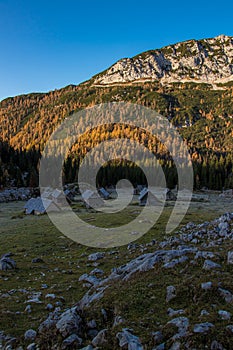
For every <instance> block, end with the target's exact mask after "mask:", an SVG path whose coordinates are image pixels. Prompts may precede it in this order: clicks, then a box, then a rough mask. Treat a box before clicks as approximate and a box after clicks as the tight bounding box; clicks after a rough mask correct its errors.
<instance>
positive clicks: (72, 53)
mask: <svg viewBox="0 0 233 350" xmlns="http://www.w3.org/2000/svg"><path fill="white" fill-rule="evenodd" d="M232 13H233V2H232V0H231V1H230V0H226V1H223V2H216V3H215V2H214V1H204V0H195V1H191V2H189V1H174V0H173V1H171V0H165V1H156V0H144V1H138V0H124V1H123V0H117V1H114V0H112V1H111V0H109V1H106V0H99V1H97V0H89V1H88V0H86V1H85V0H82V1H80V0H67V1H61V0H56V1H54V0H47V1H45V0H30V1H28V0H0V45H1V51H0V100H2V99H3V98H5V97H8V96H14V95H18V94H22V93H28V92H35V91H48V90H52V89H55V88H61V87H64V86H66V85H68V84H78V83H80V82H82V81H85V80H87V79H89V78H90V77H91V76H92V75H94V74H96V73H98V72H100V71H102V70H104V69H105V68H107V67H108V66H110V65H112V64H113V63H114V62H115V61H117V60H118V59H120V58H122V57H130V56H134V55H136V54H138V53H140V52H142V51H146V50H149V49H155V48H159V47H162V46H165V45H169V44H172V43H175V42H178V41H184V40H187V39H200V38H205V37H213V36H216V35H219V34H226V35H232V36H233V25H232Z"/></svg>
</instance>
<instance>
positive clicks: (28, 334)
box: [24, 329, 37, 340]
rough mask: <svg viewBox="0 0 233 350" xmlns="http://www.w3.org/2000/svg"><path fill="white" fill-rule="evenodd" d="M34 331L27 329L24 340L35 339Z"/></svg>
mask: <svg viewBox="0 0 233 350" xmlns="http://www.w3.org/2000/svg"><path fill="white" fill-rule="evenodd" d="M36 335H37V333H36V331H35V330H34V329H28V330H27V331H26V332H25V333H24V339H25V340H34V339H35V338H36Z"/></svg>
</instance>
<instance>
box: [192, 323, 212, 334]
mask: <svg viewBox="0 0 233 350" xmlns="http://www.w3.org/2000/svg"><path fill="white" fill-rule="evenodd" d="M213 327H214V325H213V323H210V322H204V323H198V324H195V325H194V327H193V332H194V333H207V332H208V331H209V330H210V329H211V328H213Z"/></svg>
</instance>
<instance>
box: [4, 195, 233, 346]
mask: <svg viewBox="0 0 233 350" xmlns="http://www.w3.org/2000/svg"><path fill="white" fill-rule="evenodd" d="M208 197H209V201H208V202H192V203H191V205H190V208H189V210H188V213H187V214H186V216H185V218H184V219H183V221H182V224H181V225H180V228H179V232H178V229H177V230H176V232H173V233H171V235H170V236H167V235H165V225H166V222H167V220H168V218H169V215H170V213H171V209H172V206H171V205H168V206H166V207H165V208H164V211H163V213H162V215H161V217H160V218H159V220H158V221H157V223H156V225H155V226H154V227H153V228H152V229H151V230H150V231H149V232H148V233H147V234H146V235H144V236H143V237H141V238H140V239H139V240H138V241H136V242H133V243H132V244H130V245H128V246H123V247H118V248H116V249H107V250H104V249H102V250H101V249H96V248H95V249H94V248H90V247H86V246H82V245H79V244H77V243H75V242H72V241H70V240H69V239H68V238H67V237H65V236H64V235H62V234H61V233H60V232H59V231H58V230H57V229H56V228H55V227H54V226H53V224H52V223H51V222H50V220H49V218H48V216H47V215H43V216H25V215H24V214H23V206H24V204H25V203H24V202H11V203H1V204H0V255H2V254H5V253H9V252H11V253H12V258H13V259H14V260H15V261H16V264H17V269H15V270H8V271H0V331H3V332H4V334H2V333H1V332H0V348H1V342H2V343H4V344H6V343H7V342H8V343H9V344H11V348H12V349H17V348H18V349H19V346H22V348H23V349H26V348H27V347H28V346H29V344H30V343H34V342H35V343H36V344H38V347H39V348H40V349H69V348H72V349H76V348H77V349H78V348H83V347H84V346H87V345H88V344H91V343H92V346H93V348H97V347H98V348H99V349H119V348H120V341H119V339H120V338H121V337H124V336H125V334H123V333H124V332H123V331H122V329H123V328H129V329H131V330H132V331H130V332H132V333H133V334H135V335H136V336H137V337H138V338H137V339H138V340H135V342H136V343H137V342H138V343H137V344H138V345H137V346H138V347H137V348H136V347H135V349H138V350H139V349H150V350H151V349H187V346H188V349H204V348H206V349H224V348H225V349H232V347H231V345H232V343H233V319H232V321H231V315H232V318H233V296H232V300H230V301H229V298H228V301H227V297H224V296H223V295H221V290H220V289H221V288H222V290H225V291H228V292H229V293H230V294H229V295H231V293H233V287H232V285H233V284H232V282H233V279H232V272H233V270H232V266H233V265H231V264H230V263H227V256H228V252H229V251H233V237H232V236H233V229H232V227H233V226H232V221H233V220H232V219H231V218H227V219H226V220H228V221H226V220H225V219H221V220H222V221H221V220H220V221H213V220H214V219H215V218H217V217H220V216H221V215H223V214H224V213H226V212H230V213H233V200H232V199H223V198H220V197H219V195H218V194H217V193H208ZM135 209H137V207H136V206H135V205H131V206H129V207H128V208H127V210H125V211H123V212H120V213H118V214H115V215H114V218H113V221H112V222H111V220H110V219H108V220H106V218H105V216H104V214H101V213H94V212H92V211H90V210H89V211H86V210H83V209H81V208H80V207H79V205H75V206H74V210H75V211H77V214H78V215H80V217H82V218H83V219H84V220H86V221H87V222H91V223H92V224H95V225H101V226H106V227H110V226H111V225H113V226H114V225H116V223H117V222H121V223H124V222H127V221H128V220H129V218H134V217H135V216H136V215H137V214H136V212H135ZM224 220H225V221H224ZM207 221H210V222H211V223H210V224H206V225H204V226H203V227H204V228H205V230H206V231H205V233H206V237H205V234H204V233H203V232H204V231H203V232H202V230H203V227H202V226H201V225H199V226H198V224H201V223H204V222H207ZM190 222H192V223H193V224H191V225H187V224H188V223H190ZM221 222H223V223H224V222H227V225H228V226H227V227H228V231H227V233H226V234H225V236H222V237H223V238H222V239H221V236H218V227H220V226H219V225H220V224H221ZM215 226H216V227H217V228H216V227H215ZM223 226H224V225H223ZM182 227H183V228H184V229H183V230H181V229H182ZM212 227H213V230H215V231H214V232H215V235H214V236H213V245H212V246H211V244H209V243H210V242H211V239H210V238H209V236H208V232H210V228H212ZM219 230H220V229H219ZM229 230H230V231H229ZM220 231H221V230H220ZM221 232H222V231H221ZM224 232H225V231H224ZM190 233H192V235H193V237H192V239H194V240H193V241H190V240H188V238H187V237H186V238H185V239H186V241H185V239H184V240H181V241H179V240H177V241H176V239H177V238H178V237H179V239H181V238H180V234H187V235H188V234H190ZM231 235H232V236H231ZM207 236H208V237H207ZM172 237H173V238H172ZM196 237H197V239H196ZM174 238H175V240H174ZM182 239H183V238H182ZM195 239H196V240H195ZM219 239H220V240H219ZM185 244H186V246H187V247H189V248H190V247H192V249H193V247H195V249H196V251H195V254H196V255H195V254H194V256H192V259H190V257H189V255H188V258H187V259H186V258H185V259H183V260H182V259H181V260H180V261H178V262H175V263H174V260H176V259H174V257H173V258H172V259H170V258H167V256H166V257H165V258H164V255H163V257H162V258H161V259H162V260H161V261H162V262H163V263H164V264H161V262H159V263H158V264H157V263H156V264H155V265H154V266H153V268H151V269H148V270H147V269H144V268H141V267H140V268H139V269H138V270H137V271H136V272H135V273H133V274H132V276H130V278H129V279H124V278H123V277H119V279H116V280H115V279H114V278H113V277H114V276H113V275H112V274H113V272H112V271H114V268H116V267H117V268H119V271H120V272H119V273H120V274H121V273H122V275H121V276H123V274H124V275H125V274H127V273H129V271H128V270H127V271H125V270H124V267H123V265H125V264H128V265H126V266H129V268H130V266H131V265H130V263H131V262H132V261H134V259H136V258H137V257H139V256H141V255H143V254H148V253H152V254H157V252H159V251H162V250H164V249H165V250H169V249H171V250H172V251H176V250H177V249H179V246H183V247H185ZM182 249H183V248H182ZM96 252H102V253H103V254H102V255H101V254H100V256H99V257H98V254H97V256H96V255H95V253H96ZM199 252H200V253H199ZM202 252H207V253H202ZM197 253H198V254H199V255H198V254H197ZM92 254H94V258H93V259H92V258H90V256H91V255H92ZM159 254H164V253H159ZM169 254H170V253H169ZM171 254H173V253H171ZM190 254H193V253H192V252H191V253H190ZM148 258H149V256H148ZM163 259H165V260H163ZM166 259H167V260H166ZM206 260H209V261H211V262H212V263H216V264H218V265H219V266H220V267H218V266H217V265H216V266H214V265H213V268H212V267H210V268H208V266H207V265H208V262H207V263H206ZM147 263H148V261H147ZM166 263H171V265H170V266H169V267H168V266H165V265H166ZM135 264H136V262H135ZM172 264H173V265H172ZM203 264H204V265H205V264H207V265H206V266H207V268H205V267H204V265H203ZM209 264H211V263H209ZM94 269H96V270H95V271H94V272H93V270H94ZM98 270H99V271H98ZM123 270H124V272H122V271H123ZM85 274H86V275H85ZM81 276H82V277H81ZM90 276H92V277H91V278H90ZM80 277H81V278H80ZM109 277H111V278H110V279H108V278H109ZM105 279H106V281H107V285H108V287H106V290H104V293H103V297H102V298H100V299H98V298H97V299H96V301H95V302H93V304H91V307H89V305H87V307H86V308H84V309H82V311H81V314H80V317H81V318H82V320H83V321H82V322H83V326H82V327H83V328H85V330H84V331H82V334H81V333H78V335H79V338H80V339H81V338H82V345H81V344H79V345H78V342H79V341H78V340H77V339H76V341H74V343H73V345H69V344H68V345H66V342H65V339H66V338H68V336H70V335H72V332H71V334H69V332H68V331H67V334H66V332H62V331H61V332H60V330H59V328H58V327H57V329H56V332H55V331H54V328H53V327H52V328H51V329H48V330H47V331H46V332H47V334H46V332H44V331H39V330H38V327H39V326H40V325H41V324H42V322H43V321H44V320H46V318H47V317H48V314H49V312H52V311H54V309H55V308H60V311H59V309H58V311H57V312H58V315H59V316H58V317H60V316H61V314H62V312H64V311H65V310H69V309H70V308H71V307H72V306H73V305H75V304H77V302H78V301H80V300H83V299H82V298H83V296H85V295H87V293H88V291H90V292H91V293H94V294H93V295H95V293H96V291H97V290H98V288H100V287H101V286H105V282H103V281H104V280H105ZM107 279H108V280H107ZM206 282H211V288H210V290H208V288H207V289H206V290H205V289H203V288H202V287H201V283H206ZM168 286H174V288H175V290H176V292H175V296H174V298H172V299H171V300H169V301H168V300H167V299H166V297H167V294H166V293H167V287H168ZM219 288H220V289H219ZM174 310H175V313H174ZM177 310H178V311H179V310H182V311H180V312H177V313H176V311H177ZM219 311H224V312H225V311H226V313H224V312H223V313H221V312H220V313H219ZM228 313H229V314H228ZM179 317H180V319H179V320H178V321H174V320H175V319H176V318H179ZM93 319H94V320H95V322H96V325H95V327H93V328H91V327H89V328H88V326H87V324H88V322H90V321H91V320H93ZM117 320H118V321H117ZM171 321H173V322H171ZM179 322H181V323H182V322H183V323H182V325H181V323H179ZM187 322H188V324H187ZM231 322H232V323H231ZM202 323H209V324H212V325H213V327H212V326H209V328H210V329H209V330H208V331H206V330H205V331H203V332H195V331H194V329H195V325H197V324H202ZM84 325H85V326H84ZM229 326H231V327H232V328H231V327H229ZM182 327H183V330H184V331H185V332H184V334H183V335H179V333H182ZM203 327H204V326H203ZM206 327H207V326H206ZM207 328H208V327H207ZM28 329H33V330H35V331H36V332H37V335H36V338H35V340H34V337H33V336H32V337H31V338H30V336H26V338H25V331H27V330H28ZM91 329H92V331H91ZM103 329H107V331H106V334H105V333H104V336H103V337H102V338H104V337H105V339H104V340H103V339H102V343H101V342H99V343H98V342H97V343H95V342H94V343H93V337H94V335H96V334H97V333H98V332H97V330H98V331H101V330H103ZM80 332H81V331H80ZM95 332H97V333H96V334H95ZM122 332H123V333H122ZM155 332H160V333H161V334H162V336H161V338H159V339H160V340H158V339H157V338H158V337H159V336H158V337H157V338H156V335H155V334H154V333H155ZM74 333H75V332H74ZM76 333H77V332H76ZM117 334H118V337H116V335H117ZM158 334H159V333H157V335H158ZM177 334H178V335H177ZM6 335H10V336H11V337H8V338H6ZM12 337H16V339H13V338H12ZM214 341H215V342H216V344H220V345H221V344H222V345H221V346H222V348H221V347H218V348H217V347H216V348H215V347H213V346H214V345H211V344H213V342H214ZM80 343H81V341H80ZM175 343H177V344H178V345H176V346H177V347H174V348H172V346H173V345H174V344H175ZM70 344H71V343H70ZM75 344H76V345H75ZM125 344H126V348H127V342H126V343H125ZM140 344H141V345H140ZM161 344H164V345H161ZM172 344H173V345H172ZM220 345H219V346H220ZM66 346H67V347H66ZM69 346H72V347H69ZM140 346H141V347H140ZM158 346H161V347H160V348H159V347H158ZM162 346H164V347H162ZM211 346H212V347H211ZM128 348H129V347H128ZM9 349H10V348H9ZM31 349H33V347H31ZM35 349H36V345H35ZM89 349H92V347H89ZM123 349H124V347H123Z"/></svg>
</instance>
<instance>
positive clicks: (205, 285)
mask: <svg viewBox="0 0 233 350" xmlns="http://www.w3.org/2000/svg"><path fill="white" fill-rule="evenodd" d="M212 286H213V283H212V282H204V283H202V284H201V288H202V289H204V290H209V289H211V288H212Z"/></svg>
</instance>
